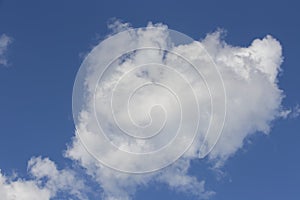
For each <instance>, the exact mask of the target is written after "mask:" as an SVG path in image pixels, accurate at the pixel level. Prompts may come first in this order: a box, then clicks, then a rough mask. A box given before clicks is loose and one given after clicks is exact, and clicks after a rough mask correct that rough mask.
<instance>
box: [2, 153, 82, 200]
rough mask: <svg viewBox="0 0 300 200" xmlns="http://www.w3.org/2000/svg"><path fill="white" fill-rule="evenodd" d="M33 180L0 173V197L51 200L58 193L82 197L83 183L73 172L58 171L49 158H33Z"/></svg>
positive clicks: (4, 198) (31, 172)
mask: <svg viewBox="0 0 300 200" xmlns="http://www.w3.org/2000/svg"><path fill="white" fill-rule="evenodd" d="M28 173H29V174H30V175H31V179H21V178H17V176H12V177H7V176H5V175H3V174H2V173H0V196H1V199H3V200H49V199H51V198H53V197H55V196H56V194H58V193H67V194H68V196H74V197H76V199H85V198H84V195H82V192H81V191H82V190H83V188H84V185H83V182H82V181H80V180H77V179H76V178H75V174H74V172H73V171H72V170H67V169H63V170H58V169H57V166H56V165H55V163H54V162H53V161H51V160H49V159H48V158H44V159H42V158H41V157H33V158H31V159H30V160H29V162H28Z"/></svg>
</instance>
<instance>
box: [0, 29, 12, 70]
mask: <svg viewBox="0 0 300 200" xmlns="http://www.w3.org/2000/svg"><path fill="white" fill-rule="evenodd" d="M11 42H12V39H11V38H10V37H8V36H7V35H5V34H2V35H0V65H4V66H6V65H7V60H6V57H5V53H6V51H7V48H8V46H9V44H10V43H11Z"/></svg>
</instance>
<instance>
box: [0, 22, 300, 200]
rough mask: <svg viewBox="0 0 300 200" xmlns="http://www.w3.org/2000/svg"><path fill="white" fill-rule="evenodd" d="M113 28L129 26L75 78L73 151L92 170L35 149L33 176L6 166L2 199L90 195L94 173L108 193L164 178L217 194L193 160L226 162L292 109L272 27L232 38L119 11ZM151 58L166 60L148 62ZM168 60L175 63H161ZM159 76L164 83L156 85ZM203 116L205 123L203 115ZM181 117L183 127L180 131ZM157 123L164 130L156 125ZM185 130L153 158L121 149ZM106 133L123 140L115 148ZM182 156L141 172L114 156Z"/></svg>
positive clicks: (131, 161) (183, 188)
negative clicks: (191, 34) (125, 16)
mask: <svg viewBox="0 0 300 200" xmlns="http://www.w3.org/2000/svg"><path fill="white" fill-rule="evenodd" d="M110 28H111V29H112V31H113V32H114V33H117V32H119V31H124V30H127V32H123V34H120V35H119V36H121V37H117V39H118V40H116V39H109V42H108V43H104V44H103V43H102V44H98V45H97V46H95V48H94V49H93V50H92V51H91V52H90V53H89V55H88V56H87V57H86V59H85V61H84V63H83V66H84V67H85V68H84V70H83V71H82V72H83V76H81V77H80V79H79V80H78V79H77V80H76V81H79V82H77V84H78V83H79V85H80V84H82V85H81V86H82V87H81V88H76V89H79V90H80V91H79V93H76V92H75V95H74V99H75V101H74V102H73V106H74V108H75V110H74V111H75V112H74V114H75V116H74V117H75V124H76V133H75V136H74V138H73V139H72V142H71V143H70V144H69V145H68V148H67V150H66V152H65V156H66V157H67V158H70V159H72V160H73V161H74V163H76V164H75V165H77V164H79V165H80V166H81V167H82V168H83V169H84V171H85V173H86V174H87V175H88V176H87V177H82V176H80V175H79V174H78V172H76V170H73V169H58V168H57V166H56V164H55V163H54V162H53V161H51V160H50V159H48V158H41V157H33V158H31V159H30V160H29V162H28V174H29V176H30V178H28V179H22V178H18V177H13V176H12V177H10V176H5V175H4V174H2V173H0V195H1V198H2V199H4V200H11V199H13V200H19V199H22V200H26V199H30V200H34V199H39V200H40V199H41V200H44V199H45V200H46V199H47V200H48V199H51V198H54V197H55V196H56V197H58V196H59V195H60V194H62V193H63V194H67V196H71V197H72V198H74V199H87V198H88V196H87V191H88V186H87V185H86V183H85V181H86V179H89V178H90V179H92V180H93V181H95V182H97V184H98V185H99V186H100V187H101V188H102V193H101V197H102V198H103V199H107V200H118V199H120V200H126V199H128V200H129V199H131V198H132V197H133V196H134V194H135V192H136V191H137V190H138V188H140V187H147V186H149V185H151V184H157V183H160V184H165V185H166V186H168V187H169V188H170V189H171V190H174V191H175V192H183V193H187V194H189V195H193V196H195V197H196V198H198V199H209V198H210V197H211V196H213V195H214V194H215V192H214V191H211V190H209V189H207V188H206V186H205V179H204V178H202V177H195V176H192V175H191V174H190V173H189V169H190V168H191V161H192V160H196V159H203V157H204V156H207V159H206V160H205V162H208V167H209V166H211V165H213V166H214V167H215V168H217V169H219V168H220V167H221V166H222V165H223V164H224V162H226V160H227V159H228V158H229V157H231V156H233V155H234V154H235V153H236V152H237V151H238V150H239V149H241V148H242V147H243V144H244V141H245V139H246V138H247V137H249V136H251V135H252V134H255V133H258V132H259V133H264V134H268V133H269V132H270V129H271V127H272V121H273V120H274V119H276V118H280V117H283V116H284V115H288V112H287V111H285V110H282V106H281V101H282V99H283V97H284V95H283V91H282V90H280V89H279V87H278V80H277V75H278V73H279V72H280V71H281V69H280V65H281V63H282V47H281V45H280V43H279V42H278V41H277V40H276V39H275V38H273V37H272V36H270V35H268V36H266V37H264V38H262V39H255V40H254V41H253V42H252V43H251V45H250V46H248V47H238V46H232V45H229V44H227V43H226V42H225V41H224V40H223V35H222V34H223V32H222V31H221V30H218V31H216V32H213V33H209V34H207V36H206V37H205V38H204V39H202V40H199V41H193V40H186V38H184V37H183V36H182V35H180V34H179V35H178V34H176V33H174V32H170V30H169V29H168V27H167V26H165V25H163V24H155V25H153V24H151V23H149V24H148V28H146V29H137V30H132V29H130V27H129V24H123V23H120V22H119V21H117V22H115V23H113V24H112V25H110ZM170 33H171V35H170ZM172 34H175V37H174V35H172ZM3 38H4V39H3ZM10 41H11V40H10V39H9V38H8V37H7V36H5V35H2V36H1V37H0V64H4V65H6V64H7V61H6V60H5V59H4V57H3V55H4V53H5V51H6V49H7V45H8V44H9V43H10ZM140 47H144V48H143V49H140V50H135V51H132V52H129V53H127V54H125V55H123V56H121V57H119V58H118V59H115V60H114V61H113V62H111V65H110V66H109V68H108V70H106V71H104V76H103V77H102V78H101V79H99V73H100V72H102V71H103V67H104V66H105V64H106V63H107V62H109V61H111V60H110V59H112V58H115V57H116V56H118V55H119V54H120V53H122V52H124V50H126V49H128V48H130V49H137V48H140ZM145 47H155V48H148V49H147V48H145ZM201 47H204V48H201ZM157 49H168V50H169V51H161V50H157ZM171 52H176V54H174V53H171ZM207 52H208V53H209V55H210V56H207ZM178 55H180V56H178ZM187 60H188V61H189V62H187ZM145 63H156V64H158V65H151V66H141V65H143V64H145ZM162 65H164V66H169V67H163V68H162V67H161V66H162ZM137 66H139V67H137ZM193 66H197V67H198V68H199V69H200V72H201V73H200V74H199V73H198V72H199V71H197V70H195V68H194V67H193ZM81 68H82V67H81ZM219 75H221V78H222V79H220V76H219ZM144 83H151V84H144ZM153 83H157V84H161V85H159V86H160V87H153ZM187 83H188V84H187ZM143 84H144V85H143ZM223 84H224V85H223ZM95 85H97V88H95ZM141 85H142V87H136V86H141ZM164 86H166V87H164ZM223 87H224V88H225V89H226V91H224V90H223ZM132 91H134V92H132ZM128 94H132V95H128ZM113 95H115V96H113ZM112 97H113V98H112ZM225 97H226V101H223V100H224V99H225ZM74 99H73V100H74ZM111 99H113V101H112V102H111ZM128 99H129V100H128ZM94 100H95V101H94ZM124 102H125V103H124ZM94 103H95V104H94ZM225 105H226V106H225ZM198 108H199V110H200V111H201V112H200V114H201V115H198V112H197V111H198ZM112 109H113V114H112ZM297 110H299V109H297ZM128 111H130V112H128ZM225 111H226V112H225ZM285 112H286V113H285ZM297 113H299V111H297ZM224 114H226V118H225V123H224V126H222V125H223V123H222V121H223V117H224V116H225V115H224ZM95 115H96V116H97V118H98V121H97V119H95ZM212 116H213V117H212ZM116 121H117V122H118V123H117V124H116ZM198 121H200V123H199V126H198V124H197V123H195V122H198ZM211 121H212V122H213V125H212V126H210V125H209V122H211ZM99 124H100V125H101V128H102V131H104V132H105V133H106V134H107V138H104V139H103V138H102V139H103V140H99V129H98V128H99ZM179 124H180V125H182V127H181V128H182V131H179V132H178V131H177V130H178V129H180V126H178V125H179ZM196 125H197V126H196ZM161 127H163V128H162V129H160V128H161ZM120 128H122V129H120ZM195 128H196V130H197V132H196V133H197V135H196V137H194V134H193V131H194V130H195ZM141 129H142V130H143V133H144V135H146V136H149V137H148V138H147V141H143V139H135V140H133V139H132V137H131V136H128V135H126V134H124V132H127V133H128V134H134V135H133V136H135V137H143V136H144V135H139V133H141V131H139V130H141ZM180 130H181V129H180ZM220 130H222V132H221V133H222V134H221V135H219V133H220ZM159 131H160V132H159ZM156 132H159V133H160V134H159V135H161V136H159V135H153V133H156ZM121 133H122V134H121ZM176 133H178V135H177V136H178V137H179V138H180V140H178V141H175V143H171V145H169V146H168V148H169V149H167V150H166V151H163V153H161V154H160V155H158V156H157V157H154V158H153V157H150V156H149V154H146V155H147V156H148V157H149V158H150V159H149V158H148V157H142V159H141V158H140V157H134V156H129V154H130V153H129V154H121V153H119V150H123V151H125V152H126V151H127V152H138V153H140V154H143V153H147V152H148V153H149V152H155V150H158V149H159V150H160V149H163V148H164V145H166V143H168V142H169V141H170V140H171V141H172V138H173V137H174V135H175V134H176ZM206 133H209V134H208V135H207V134H206ZM219 136H220V137H219ZM106 139H109V140H110V142H112V143H113V144H114V145H115V146H117V147H118V148H117V149H113V150H111V149H109V148H107V147H109V146H108V144H107V143H105V141H106ZM190 140H192V141H193V143H192V145H191V146H190V148H188V150H187V151H185V148H184V147H186V146H187V145H188V144H189V143H187V142H186V141H190ZM83 143H84V144H83ZM172 144H173V145H172ZM174 144H175V145H174ZM90 149H92V150H96V155H94V157H93V156H92V155H91V152H88V150H90ZM97 152H98V153H101V154H98V155H97ZM180 153H184V154H183V155H182V156H181V157H180V159H178V160H176V159H174V155H180ZM124 155H126V156H124ZM127 155H128V156H127ZM97 156H98V157H97ZM99 156H100V157H99ZM95 157H97V158H98V160H97V159H95ZM175 158H176V157H175ZM151 159H155V161H154V160H151ZM99 160H100V161H102V162H99ZM175 160H176V162H174V163H173V164H172V165H170V166H168V167H165V168H163V169H161V170H159V171H155V170H154V171H152V172H149V173H141V174H131V173H124V172H120V171H118V170H114V169H112V168H109V167H107V166H106V165H108V164H111V165H114V166H117V168H118V169H125V170H124V171H126V169H128V171H130V170H140V172H141V171H143V170H144V169H146V170H145V171H147V170H149V171H151V169H155V167H158V168H160V167H162V166H163V167H164V166H166V165H168V164H170V163H171V162H172V161H175ZM103 161H105V162H107V163H103ZM97 198H99V196H97Z"/></svg>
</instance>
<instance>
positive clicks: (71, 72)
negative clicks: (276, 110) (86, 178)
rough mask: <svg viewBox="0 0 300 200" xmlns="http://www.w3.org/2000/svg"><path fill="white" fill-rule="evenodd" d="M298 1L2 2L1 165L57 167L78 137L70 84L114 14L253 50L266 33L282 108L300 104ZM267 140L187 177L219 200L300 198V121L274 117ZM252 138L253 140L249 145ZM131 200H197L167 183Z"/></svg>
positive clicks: (258, 138) (7, 170)
mask: <svg viewBox="0 0 300 200" xmlns="http://www.w3.org/2000/svg"><path fill="white" fill-rule="evenodd" d="M299 8H300V3H299V2H297V1H256V0H255V1H249V2H241V1H215V0H213V1H178V2H174V1H156V0H153V1H148V2H146V1H114V0H112V1H96V0H91V1H79V0H76V1H58V0H57V1H55V0H53V1H38V0H28V1H16V0H9V1H8V0H2V1H1V0H0V35H1V34H6V35H7V36H9V37H11V38H12V43H11V44H10V45H9V48H8V50H7V52H6V55H5V56H6V58H7V60H8V65H7V66H1V67H0V82H1V84H0V91H1V98H0V106H1V112H0V113H1V114H0V121H1V122H0V127H1V138H2V139H1V140H0V169H1V172H2V173H4V174H7V175H10V174H12V172H13V171H15V172H17V173H18V174H19V175H20V176H21V177H25V178H28V177H27V176H28V175H27V162H28V160H29V159H30V158H31V157H32V156H42V157H49V158H50V159H51V160H53V161H55V163H56V164H57V166H58V168H61V169H62V168H65V167H68V166H71V165H72V163H73V162H72V161H71V160H70V159H66V158H65V157H64V156H63V152H64V151H65V150H66V146H67V144H71V138H72V137H73V135H74V129H75V127H74V122H73V118H72V105H71V103H72V88H73V83H74V80H75V77H76V73H77V70H78V69H79V67H80V65H81V63H82V61H83V59H84V55H86V54H87V53H88V52H89V51H90V50H91V48H92V47H93V46H95V45H96V44H97V43H98V42H99V41H100V40H102V39H104V38H105V37H106V35H107V34H108V33H109V30H108V29H107V23H108V21H109V20H110V19H111V18H118V19H121V20H122V21H124V22H129V23H131V24H132V26H133V27H143V26H146V25H147V23H148V22H149V21H152V22H153V23H158V22H162V23H164V24H166V25H168V27H169V28H171V29H174V30H177V31H180V32H182V33H185V34H187V35H189V36H190V37H192V38H194V39H195V40H198V39H200V38H204V37H205V35H206V34H207V33H211V32H214V31H215V30H217V29H218V28H222V29H225V30H226V31H227V34H226V37H225V41H226V42H227V43H228V44H231V45H234V46H248V45H250V43H251V42H252V41H253V40H254V39H255V38H263V37H264V36H266V35H267V34H270V35H272V36H273V37H275V38H276V39H277V40H278V41H279V42H280V43H281V45H282V47H283V57H284V62H283V64H282V65H281V68H282V72H281V73H280V75H279V78H278V80H279V83H278V85H279V88H280V89H282V90H283V91H284V94H285V96H286V97H285V98H284V100H283V102H282V105H283V107H284V108H286V109H291V108H294V107H295V106H296V105H297V104H299V103H300V102H299V99H300V93H299V85H300V82H299V80H300V79H299V73H300V69H299V67H298V65H299V64H298V63H299V61H298V59H299V56H298V52H299V45H300V40H299V38H298V37H299V35H300V22H299V20H298V19H299V18H300V14H299ZM271 127H272V129H271V132H270V134H269V135H264V134H255V135H253V136H251V137H250V138H248V139H247V141H246V142H245V143H246V144H245V145H244V147H243V148H242V149H240V150H239V151H238V152H237V153H235V155H233V156H232V157H231V158H229V159H228V160H227V161H226V163H225V165H224V166H223V167H222V171H223V173H224V175H223V176H221V178H220V177H219V176H220V174H218V173H216V172H215V171H212V170H209V169H207V167H205V166H204V165H205V164H203V163H202V160H200V161H193V162H192V167H191V168H190V173H191V174H193V175H195V176H196V177H198V178H200V177H201V178H202V177H206V186H207V188H209V189H212V190H214V191H215V192H216V195H214V196H213V197H211V199H214V200H241V199H243V200H247V199H249V200H250V199H251V200H252V199H272V200H277V199H278V200H281V199H289V200H296V199H299V197H300V191H299V185H300V172H299V170H300V160H299V153H300V146H299V140H300V135H299V128H300V125H299V118H291V117H288V118H287V119H277V120H275V121H273V122H272V123H271ZM249 141H251V142H249ZM149 185H150V186H148V187H145V188H143V187H142V188H141V189H138V191H137V193H136V195H135V196H134V199H153V198H154V197H155V198H157V199H194V198H195V197H193V196H190V195H188V194H185V193H178V192H174V190H172V189H168V187H167V186H166V185H164V184H161V185H157V184H155V183H153V184H152V183H149Z"/></svg>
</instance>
